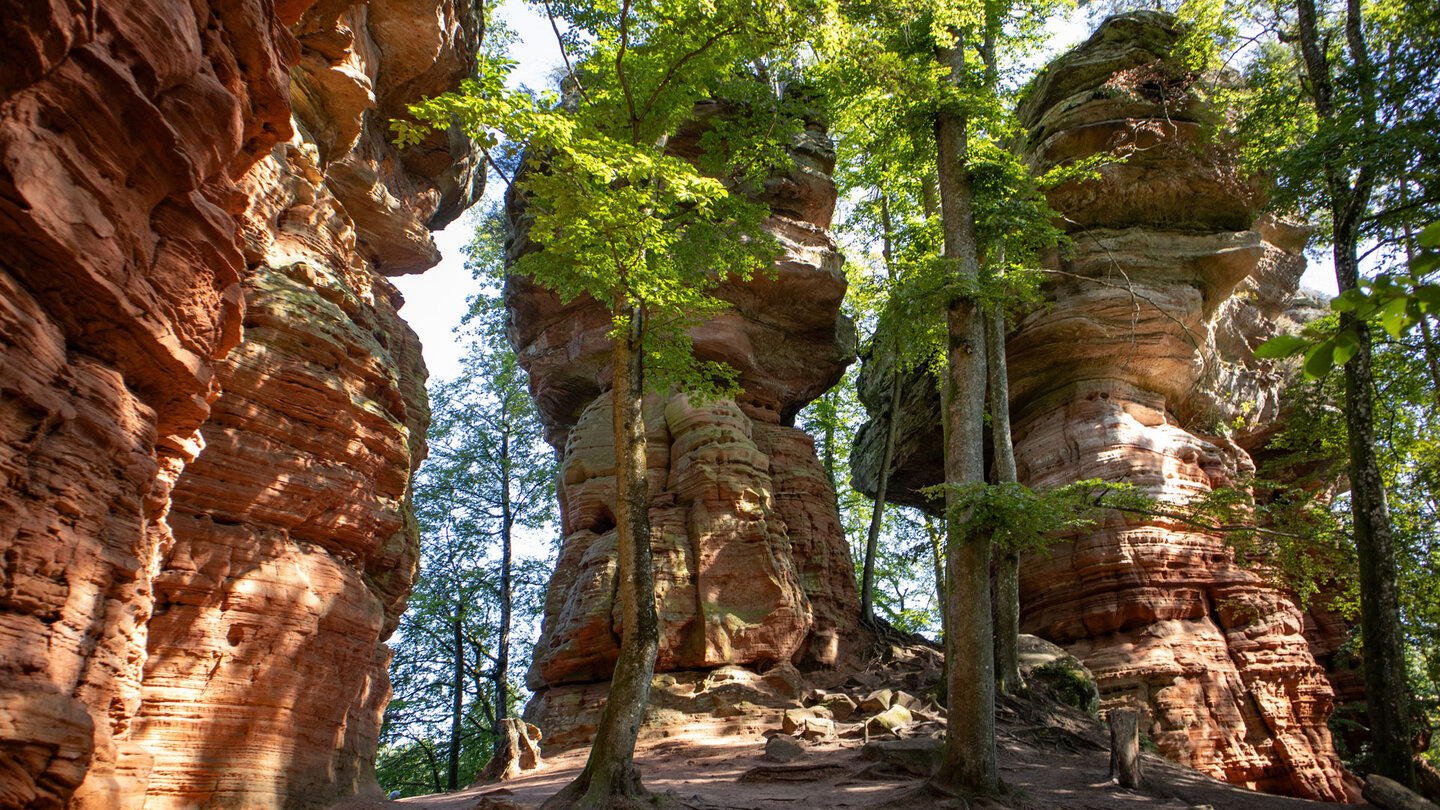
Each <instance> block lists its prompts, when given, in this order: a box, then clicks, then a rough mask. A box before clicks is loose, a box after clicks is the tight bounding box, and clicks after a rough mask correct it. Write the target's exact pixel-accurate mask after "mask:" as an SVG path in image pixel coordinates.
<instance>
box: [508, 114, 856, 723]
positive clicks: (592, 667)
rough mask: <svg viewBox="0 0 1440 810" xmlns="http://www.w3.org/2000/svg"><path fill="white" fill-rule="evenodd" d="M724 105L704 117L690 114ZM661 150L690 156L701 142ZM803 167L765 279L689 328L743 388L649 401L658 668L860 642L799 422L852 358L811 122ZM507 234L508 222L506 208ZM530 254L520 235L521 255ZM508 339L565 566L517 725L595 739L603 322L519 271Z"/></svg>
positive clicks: (610, 638) (606, 615)
mask: <svg viewBox="0 0 1440 810" xmlns="http://www.w3.org/2000/svg"><path fill="white" fill-rule="evenodd" d="M712 108H718V105H705V106H702V107H701V108H697V118H700V119H703V118H704V117H705V116H707V115H710V114H714V113H715V112H717V109H712ZM691 134H692V135H694V137H689V136H687V135H686V134H682V135H681V136H680V137H677V138H675V139H672V141H671V145H670V148H671V149H672V150H676V151H677V152H679V153H681V154H683V153H684V150H685V149H687V148H692V147H693V146H694V142H695V141H696V140H698V134H694V133H691ZM793 155H794V157H795V166H794V167H793V168H792V169H791V170H790V171H788V172H787V173H785V174H783V175H780V176H777V177H775V178H773V179H772V181H771V182H770V183H768V184H767V186H766V189H765V190H764V195H765V196H764V199H765V200H766V201H767V202H769V203H770V205H771V210H772V216H771V217H770V219H769V220H768V224H767V226H766V227H767V229H768V231H769V232H770V233H771V234H772V235H773V236H775V238H776V239H777V240H778V241H779V244H780V246H781V248H782V249H783V255H782V257H781V258H780V259H779V260H778V261H777V263H776V266H775V271H776V272H775V274H774V276H773V277H769V278H766V277H759V278H756V279H754V280H753V281H750V282H746V283H736V282H727V283H725V284H723V285H722V286H721V288H720V289H719V291H718V295H719V296H720V297H721V298H723V299H725V300H726V301H729V302H731V304H733V308H732V309H731V310H729V311H727V312H726V313H724V314H723V315H720V316H719V317H717V318H715V319H713V320H711V321H709V322H707V323H705V324H703V325H701V326H699V327H696V328H695V329H693V330H692V332H691V337H692V338H693V340H694V346H695V353H696V355H697V356H699V357H702V358H704V359H708V360H723V361H725V362H727V363H729V364H730V365H731V366H732V367H733V368H735V369H736V370H737V371H738V372H739V375H740V385H741V388H742V389H743V391H742V393H741V395H740V396H739V397H737V398H736V399H735V400H733V401H732V400H724V401H719V402H715V403H710V404H706V405H696V404H694V403H691V402H689V401H688V400H687V399H686V397H684V396H683V395H656V394H652V395H650V396H649V397H647V400H646V413H645V423H646V427H647V431H648V432H647V441H648V442H649V450H648V454H647V455H648V459H649V480H650V521H651V527H652V528H651V543H652V545H653V548H654V555H655V566H656V590H657V602H658V607H659V614H660V623H661V628H662V629H661V642H660V658H659V663H658V664H657V671H660V672H666V671H678V670H696V669H713V668H715V667H718V666H720V665H722V664H740V665H744V666H749V667H752V668H759V669H764V668H767V667H769V666H772V665H775V664H777V663H791V662H794V663H797V664H802V665H803V664H817V665H825V664H833V663H834V662H835V661H836V659H837V657H838V656H839V655H840V652H841V649H842V646H843V645H844V643H845V642H847V641H848V640H849V637H850V636H851V635H852V634H853V632H854V619H855V616H856V615H857V612H858V605H857V602H856V592H855V582H854V574H853V569H852V565H851V561H850V555H849V550H848V548H847V547H846V544H845V538H844V532H843V530H842V528H841V526H840V520H839V515H838V513H837V511H836V507H835V494H834V492H833V491H832V490H831V487H830V484H829V482H828V480H827V479H826V477H825V473H824V470H823V469H822V468H821V466H820V463H819V461H818V460H817V458H816V455H815V447H814V442H813V440H812V439H811V438H810V437H809V436H808V435H806V434H805V433H804V432H802V431H800V430H799V429H797V428H795V427H793V426H792V423H793V420H794V416H795V414H796V412H798V411H799V410H800V408H802V407H803V406H804V405H805V404H806V403H808V402H809V401H810V400H812V399H814V398H815V397H817V396H819V395H820V394H821V393H823V392H824V391H825V390H826V389H827V388H828V387H829V386H831V385H833V384H834V383H835V381H836V380H837V379H838V378H839V377H840V375H841V374H842V373H843V371H844V368H845V366H846V365H848V364H849V362H850V359H851V357H852V356H853V351H854V349H853V347H854V330H853V327H852V326H851V324H850V322H849V319H848V318H846V317H845V316H844V315H842V314H841V313H840V311H839V307H840V301H841V299H842V298H843V297H844V294H845V277H844V275H843V273H842V272H841V269H840V268H841V257H840V255H839V254H838V253H837V252H836V250H835V245H834V242H833V241H832V240H831V238H830V235H829V233H828V231H827V230H826V228H827V227H828V226H829V224H830V216H831V213H832V211H833V208H834V204H835V186H834V183H833V182H832V181H831V179H830V176H829V173H830V170H831V168H832V166H833V163H834V157H833V153H832V151H831V147H830V144H829V140H828V138H827V137H826V136H825V134H824V131H823V129H821V128H820V127H819V126H818V125H812V126H811V127H810V128H809V129H808V130H807V131H806V132H804V133H802V134H801V135H800V136H799V137H798V139H797V140H796V142H795V145H794V149H793ZM511 214H512V222H519V217H518V214H519V211H518V208H517V206H516V205H515V203H514V202H513V201H512V211H511ZM525 249H529V246H528V244H527V243H526V241H525V238H524V233H523V231H522V232H521V233H518V234H516V238H515V239H514V240H513V242H512V250H525ZM506 303H507V306H508V307H509V310H510V313H511V316H512V319H513V320H512V324H513V331H512V341H513V342H514V344H515V346H516V350H517V352H518V353H519V357H520V362H521V364H522V365H523V366H524V367H525V368H526V370H527V371H529V373H530V385H531V391H532V393H533V395H534V397H535V399H536V401H537V402H538V403H539V406H540V410H541V414H542V418H543V419H544V420H545V422H546V424H547V426H549V429H550V430H549V436H550V441H551V443H552V444H554V445H555V446H556V447H557V448H558V449H560V450H561V451H562V453H563V459H562V462H561V481H560V486H559V496H560V505H561V513H562V530H563V532H564V538H563V540H562V545H561V551H560V557H559V560H558V562H557V563H556V567H555V574H554V577H553V578H552V579H551V582H550V587H549V597H548V600H547V603H546V606H545V617H544V624H543V628H542V632H541V637H540V640H539V642H538V644H537V646H536V650H535V656H534V664H533V666H532V668H531V670H530V676H529V685H530V688H531V689H533V690H535V691H536V696H535V699H534V700H533V701H532V703H531V705H530V708H529V709H528V711H527V719H530V720H531V722H534V723H536V724H537V725H539V726H540V727H541V728H542V729H544V730H545V731H546V741H547V742H548V743H555V742H577V741H581V740H584V739H585V738H586V737H587V735H588V734H589V733H590V731H592V730H593V723H594V722H595V720H596V719H597V717H598V710H599V704H598V697H600V696H602V695H603V694H604V691H605V689H606V687H607V686H608V684H607V683H606V682H608V680H609V678H610V674H611V671H612V668H613V666H614V662H615V659H616V657H617V656H618V654H619V638H618V635H617V632H618V631H617V624H618V621H619V605H618V603H616V602H615V600H614V598H613V596H614V585H613V579H614V575H615V571H616V562H615V530H614V518H613V514H614V511H613V510H614V500H615V494H614V487H615V480H614V466H615V461H614V459H615V451H614V445H613V443H612V436H611V429H610V423H611V417H610V408H611V403H610V394H609V392H608V388H609V385H610V378H611V369H610V368H609V366H608V363H609V352H610V345H609V340H608V339H607V337H606V334H607V333H608V331H609V329H610V325H609V316H608V314H607V313H606V311H605V310H604V309H603V308H602V307H600V306H599V305H597V304H596V303H595V302H594V301H593V300H591V299H589V298H588V297H585V298H580V299H577V300H575V301H572V302H570V303H569V304H565V303H562V302H561V300H560V299H559V298H558V297H557V296H556V295H554V294H553V293H551V292H549V291H548V290H545V289H543V288H540V287H537V286H536V285H535V284H533V283H532V282H530V281H529V280H528V279H525V278H517V277H512V278H511V279H510V280H509V282H508V285H507V289H506Z"/></svg>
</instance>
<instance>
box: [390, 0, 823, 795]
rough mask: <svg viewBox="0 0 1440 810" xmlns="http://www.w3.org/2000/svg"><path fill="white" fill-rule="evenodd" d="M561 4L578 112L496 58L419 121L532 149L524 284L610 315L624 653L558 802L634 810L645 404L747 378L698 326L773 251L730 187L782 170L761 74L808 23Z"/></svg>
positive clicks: (558, 18) (750, 13) (518, 186)
mask: <svg viewBox="0 0 1440 810" xmlns="http://www.w3.org/2000/svg"><path fill="white" fill-rule="evenodd" d="M547 10H548V11H549V12H550V14H551V21H552V23H553V24H554V28H555V31H556V33H557V37H558V38H559V40H560V43H561V47H562V50H563V52H564V55H565V61H566V66H567V74H568V75H567V77H566V84H565V89H566V97H565V98H564V99H563V100H562V99H561V98H560V97H558V96H556V95H554V94H548V95H546V96H542V97H541V98H538V99H536V98H531V97H529V96H526V95H521V94H517V93H511V92H507V91H506V90H505V87H504V85H505V76H506V75H507V73H508V71H509V69H510V67H512V66H513V63H512V62H509V61H507V60H503V59H489V60H482V65H481V67H480V75H479V78H478V79H477V80H474V81H470V82H467V83H466V84H465V85H464V86H462V89H461V92H460V93H457V94H452V95H447V96H442V97H439V98H436V99H432V100H430V101H427V102H426V103H424V104H421V105H417V106H416V107H414V108H412V113H413V114H414V115H415V116H416V117H417V118H418V119H419V120H421V121H424V122H428V123H429V125H431V126H444V125H448V124H450V123H452V122H454V123H458V124H459V125H461V126H463V127H464V128H465V129H466V130H467V131H468V132H469V133H470V134H471V135H472V137H474V138H476V139H477V140H478V141H479V142H480V143H481V144H482V145H484V146H487V147H488V146H493V145H495V144H497V143H498V142H499V141H500V140H501V139H502V138H503V139H508V140H509V141H512V142H516V143H524V144H526V145H527V147H528V149H529V153H530V155H531V156H532V160H531V162H530V163H529V164H528V166H527V168H526V169H525V170H523V171H522V172H521V173H520V177H510V178H507V179H508V180H512V181H514V183H515V189H514V193H518V194H519V195H521V198H522V199H523V203H524V208H525V220H526V221H525V227H527V228H528V234H529V238H530V240H531V241H532V242H533V243H534V245H535V246H536V248H537V249H535V250H533V251H532V252H529V253H527V254H526V255H524V256H523V257H521V258H520V259H519V260H518V261H517V262H516V264H515V266H514V267H512V268H511V272H515V273H520V274H524V275H528V276H531V277H533V278H534V279H535V280H536V281H538V282H539V283H541V284H543V285H545V286H547V287H549V288H551V289H553V290H555V291H556V292H557V293H559V294H560V295H561V296H562V297H564V298H566V299H574V298H576V297H579V296H589V297H590V298H592V299H593V300H595V301H596V302H597V303H599V304H600V305H601V306H604V307H605V308H606V309H608V310H609V312H610V315H611V319H612V321H611V322H612V329H611V333H610V338H611V346H612V349H611V360H612V362H611V368H612V371H613V380H612V384H611V395H612V402H613V407H614V426H613V434H614V442H615V448H616V465H617V469H616V482H617V494H616V501H617V502H616V510H615V518H616V532H617V546H618V557H619V559H618V564H619V566H618V567H619V573H618V579H619V587H618V593H619V597H620V604H621V625H622V640H621V651H620V658H619V660H618V661H617V662H616V666H615V673H614V675H613V677H612V680H611V687H610V695H609V698H608V699H607V701H606V704H605V709H604V712H603V714H602V716H601V719H600V723H599V727H598V729H597V731H596V735H595V742H594V744H593V745H592V747H591V750H590V757H589V760H588V761H587V763H586V766H585V769H584V770H583V771H582V772H581V774H580V775H579V776H578V777H577V778H576V780H575V781H574V782H572V783H571V784H570V785H568V786H567V787H566V788H565V789H564V790H562V791H561V792H560V793H559V794H557V795H556V796H555V797H553V798H552V799H551V800H550V801H549V802H547V805H546V806H549V807H571V806H574V807H608V806H624V805H627V804H628V803H632V802H633V801H635V800H637V799H639V798H640V797H643V796H646V795H647V794H646V792H645V790H644V788H643V786H642V785H641V782H640V776H639V773H638V771H637V770H636V768H635V766H634V762H633V754H634V747H635V740H636V737H637V735H638V733H639V729H640V721H641V719H642V717H643V715H644V712H645V707H646V704H647V701H648V697H649V691H650V681H651V677H652V674H653V672H654V667H655V659H656V655H657V653H658V649H659V628H658V620H657V618H656V612H655V602H654V593H655V589H654V573H653V570H652V567H651V556H650V525H649V513H648V503H649V494H648V492H647V485H646V478H645V426H644V421H643V414H642V409H641V404H642V398H643V396H644V393H645V391H646V389H647V387H649V388H651V389H654V390H660V391H664V390H668V389H669V388H671V387H679V388H680V389H682V390H686V391H691V392H696V393H698V394H699V395H702V396H706V395H709V396H713V395H716V394H718V393H720V392H723V391H725V390H727V389H728V387H729V386H730V385H731V384H733V376H734V375H733V371H731V370H729V369H728V368H725V367H723V366H718V365H716V364H712V363H703V362H698V361H696V360H695V359H694V358H693V356H692V355H691V352H690V344H689V340H688V338H687V337H686V331H685V330H686V328H687V327H688V326H689V325H691V324H693V323H695V322H697V321H698V320H700V319H703V318H705V317H706V316H707V315H709V314H711V313H714V312H716V311H717V310H718V308H720V307H721V306H722V304H721V302H719V301H718V300H716V299H715V298H713V297H712V296H710V295H709V294H708V292H707V291H708V290H709V289H710V288H711V287H713V285H714V284H715V283H717V281H719V280H720V278H722V277H723V276H725V275H727V274H728V275H731V276H734V277H737V278H745V277H748V276H750V275H751V274H753V273H755V272H757V271H761V270H764V269H767V268H769V267H770V265H771V262H772V260H773V257H774V255H775V250H774V248H773V246H772V243H771V242H770V240H767V239H765V238H763V232H762V231H761V229H760V225H761V222H762V220H763V217H764V215H765V213H766V211H765V209H764V207H763V206H761V205H758V204H755V203H752V202H750V201H748V200H747V199H746V198H745V197H744V196H743V195H741V194H732V193H731V191H730V187H731V186H732V185H737V184H739V183H740V182H742V181H744V180H750V181H757V180H759V179H760V178H761V177H762V176H763V174H764V173H765V172H766V171H767V170H768V168H769V166H771V165H773V164H774V163H776V162H777V161H779V160H782V159H783V149H782V143H781V140H780V139H781V138H783V137H784V135H785V134H786V133H787V132H788V131H789V130H790V128H791V121H790V120H789V119H788V118H787V117H786V116H784V115H783V114H782V113H781V110H780V103H779V101H780V100H779V99H777V98H776V97H775V94H774V93H771V92H769V91H768V86H764V83H763V82H757V78H756V77H755V75H754V73H753V72H752V70H753V69H752V67H751V66H752V65H753V64H755V63H756V62H757V60H760V59H762V57H764V56H766V55H767V54H769V53H770V52H771V51H772V50H774V49H776V48H777V47H780V46H781V45H783V44H784V43H786V42H787V41H789V40H791V39H792V38H793V37H794V36H795V33H794V32H796V31H800V30H803V27H804V26H803V25H802V19H801V15H800V11H801V10H800V9H799V8H798V7H792V6H791V5H789V4H787V3H784V2H764V3H762V2H748V1H746V0H715V1H714V2H672V1H671V0H658V1H649V2H647V1H646V0H636V1H635V2H632V0H623V2H614V0H610V1H609V2H599V3H591V2H585V1H578V0H576V1H568V0H562V1H561V2H552V3H549V4H547ZM757 83H758V84H762V86H763V87H764V89H765V92H761V91H760V90H757ZM717 98H719V99H730V100H735V101H736V102H737V103H736V104H735V105H734V108H733V110H732V112H733V115H731V116H728V117H723V120H714V121H712V122H711V124H712V126H711V129H710V130H708V132H707V133H706V135H705V136H703V137H702V138H701V143H700V147H701V152H702V155H701V163H702V165H701V166H696V165H692V164H691V163H689V162H687V161H686V160H684V159H682V158H680V157H677V156H675V155H673V154H670V153H668V152H667V151H666V146H667V144H668V142H669V140H670V138H671V137H673V136H674V135H675V134H676V133H677V132H678V131H679V130H680V129H681V128H682V127H683V126H685V125H686V124H687V122H689V121H691V120H692V119H693V117H694V116H695V110H696V105H697V104H698V103H700V102H706V101H710V100H712V99H717ZM397 129H399V132H400V136H401V138H402V140H404V139H410V138H413V137H414V133H415V130H414V128H413V127H411V126H408V125H406V124H403V123H399V124H397ZM767 133H770V135H769V137H766V134H767ZM706 170H708V173H706ZM647 383H648V386H647Z"/></svg>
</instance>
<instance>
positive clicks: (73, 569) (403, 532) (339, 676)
mask: <svg viewBox="0 0 1440 810" xmlns="http://www.w3.org/2000/svg"><path fill="white" fill-rule="evenodd" d="M311 6H312V4H311V3H309V2H306V0H290V1H289V2H280V3H276V4H274V5H272V4H270V3H259V4H257V3H243V2H233V1H232V0H214V2H212V3H209V4H206V3H179V2H173V1H172V0H127V1H126V2H119V1H118V0H117V1H116V2H108V1H107V0H102V1H101V2H98V3H93V4H77V3H64V2H61V3H52V4H41V5H38V6H37V5H35V4H22V5H21V6H17V7H16V8H17V9H19V10H18V11H17V10H12V12H13V13H14V14H18V15H19V16H18V17H17V16H9V17H7V19H6V21H5V25H4V26H3V28H0V46H3V48H4V50H5V52H6V53H7V56H6V59H5V60H4V63H3V66H0V211H3V216H0V233H3V235H4V238H3V239H0V481H3V486H0V651H3V655H0V806H4V807H27V806H36V807H44V806H62V805H65V804H67V803H68V804H70V805H73V806H76V807H105V808H113V807H139V806H141V804H142V803H143V804H144V806H146V807H196V806H214V805H220V804H223V805H225V806H247V807H267V806H277V807H278V806H281V805H285V806H296V807H302V806H324V805H326V804H328V803H329V802H330V801H332V800H333V799H335V798H338V797H341V796H345V795H351V794H354V793H356V792H360V791H363V790H365V789H367V788H371V787H373V784H374V780H373V776H372V775H370V774H369V773H368V768H369V767H370V762H371V761H372V755H373V750H374V746H375V740H376V735H377V727H378V722H379V712H380V710H381V709H382V708H383V705H384V702H385V700H386V698H387V697H388V684H387V682H386V679H385V675H384V668H385V664H386V663H387V660H388V654H387V653H386V652H385V649H384V646H383V644H381V640H382V639H383V638H384V637H385V636H387V635H388V634H389V633H390V631H391V630H392V629H393V627H394V623H395V619H396V616H397V615H398V611H399V610H400V609H401V608H402V607H403V602H404V598H405V596H406V594H407V593H408V590H409V587H410V582H411V579H412V577H413V574H414V554H415V548H414V546H415V542H416V538H415V533H414V529H413V521H412V520H411V519H410V518H409V517H408V515H407V511H406V504H405V501H406V498H407V489H408V480H409V473H410V470H411V469H412V467H413V465H414V464H415V463H416V462H418V460H419V458H420V457H422V456H423V453H424V446H423V435H424V424H425V421H426V419H427V413H426V408H425V400H424V394H423V378H424V368H423V365H422V364H421V363H420V360H419V347H418V345H417V344H416V341H415V339H414V336H413V334H412V333H410V332H409V330H408V329H407V328H406V327H405V326H404V324H403V323H402V322H401V321H400V320H399V319H398V317H397V316H396V309H397V308H398V307H399V306H400V303H401V301H400V297H399V295H398V293H397V292H395V290H394V288H393V287H391V286H390V285H389V283H388V282H386V281H385V280H384V279H383V278H382V277H381V276H382V275H384V274H394V273H402V272H415V271H419V270H423V269H425V268H426V267H428V266H430V265H431V264H433V263H434V262H435V261H436V259H437V258H438V254H437V253H436V250H435V248H434V245H433V243H432V242H431V241H430V239H429V236H428V230H429V229H430V228H434V227H439V226H440V225H443V224H444V223H445V222H448V221H449V220H450V219H453V218H454V217H455V216H456V215H457V214H458V213H459V211H461V210H463V208H464V206H466V205H468V203H469V202H470V201H471V200H473V198H474V197H475V195H476V194H477V193H478V191H479V183H480V182H481V180H482V178H481V177H480V175H479V174H478V173H476V172H474V171H472V169H473V163H472V161H471V160H470V155H469V147H468V144H467V143H466V142H464V141H463V139H452V138H451V137H449V136H447V135H437V136H435V137H434V138H432V140H431V141H429V142H427V143H426V144H424V145H422V146H420V147H416V148H414V149H411V150H407V151H405V152H403V153H399V152H396V151H394V150H393V149H392V148H391V147H390V146H388V145H387V143H386V140H385V137H384V135H385V130H386V122H387V121H388V119H389V118H390V117H391V116H393V115H396V114H398V113H399V112H400V111H401V110H402V109H403V105H404V103H406V102H407V101H410V100H414V99H416V98H418V97H420V96H421V95H424V94H427V93H434V92H438V91H441V90H444V89H446V88H448V87H450V86H453V85H454V84H455V83H457V82H458V80H459V79H460V78H461V77H462V76H464V75H466V74H467V73H468V72H469V69H470V65H471V60H472V59H473V53H474V51H475V46H476V44H477V42H478V37H479V35H480V30H479V25H480V21H479V14H478V11H477V10H476V9H474V8H473V7H472V6H471V5H470V4H469V3H468V2H463V1H462V2H446V3H442V4H439V5H438V6H437V5H436V4H435V3H430V2H415V1H411V0H376V1H375V2H372V3H368V4H367V3H361V2H354V3H351V2H339V3H324V4H318V5H315V6H314V7H313V8H312V7H311ZM7 14H11V12H7ZM297 63H298V64H297ZM292 66H293V69H292ZM242 338H243V339H242ZM207 420H208V421H207ZM147 793H148V796H147Z"/></svg>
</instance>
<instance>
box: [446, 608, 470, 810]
mask: <svg viewBox="0 0 1440 810" xmlns="http://www.w3.org/2000/svg"><path fill="white" fill-rule="evenodd" d="M464 616H465V611H464V608H463V606H462V608H461V609H460V610H457V611H456V614H455V618H453V619H451V620H450V629H451V631H452V632H453V634H454V635H453V637H452V640H451V643H452V644H453V645H454V649H455V672H454V679H455V680H454V682H453V683H452V684H451V687H452V689H451V691H452V692H453V698H452V700H451V704H450V760H449V762H448V763H447V768H446V772H445V789H446V790H459V789H460V726H461V722H462V721H463V720H464V714H462V710H463V709H464V706H465V633H464Z"/></svg>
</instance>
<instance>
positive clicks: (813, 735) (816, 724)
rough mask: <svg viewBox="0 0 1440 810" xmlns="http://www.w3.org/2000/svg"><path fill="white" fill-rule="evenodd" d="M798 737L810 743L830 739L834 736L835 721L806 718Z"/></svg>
mask: <svg viewBox="0 0 1440 810" xmlns="http://www.w3.org/2000/svg"><path fill="white" fill-rule="evenodd" d="M800 736H801V737H803V738H805V739H807V740H809V741H810V742H816V741H817V740H828V739H831V738H832V737H834V736H835V721H834V720H830V719H828V718H824V717H811V718H808V719H806V720H805V723H804V724H803V725H802V726H801V728H800Z"/></svg>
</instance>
